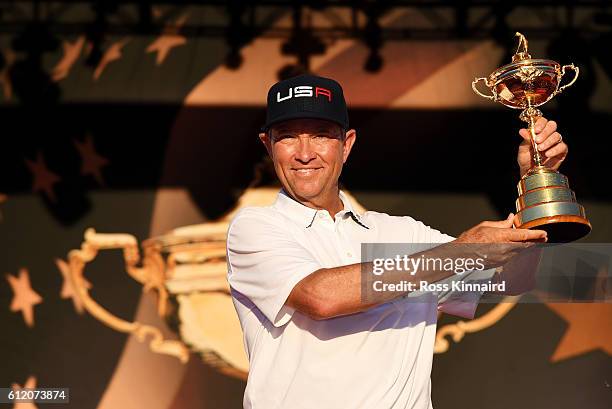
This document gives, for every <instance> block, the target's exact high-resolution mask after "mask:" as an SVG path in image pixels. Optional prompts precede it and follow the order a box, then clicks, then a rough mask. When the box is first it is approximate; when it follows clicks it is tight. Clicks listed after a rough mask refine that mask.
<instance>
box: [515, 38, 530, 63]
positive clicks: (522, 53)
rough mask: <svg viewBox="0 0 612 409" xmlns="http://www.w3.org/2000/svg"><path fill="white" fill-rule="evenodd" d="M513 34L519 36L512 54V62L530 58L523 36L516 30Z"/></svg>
mask: <svg viewBox="0 0 612 409" xmlns="http://www.w3.org/2000/svg"><path fill="white" fill-rule="evenodd" d="M515 36H516V37H518V38H519V43H518V46H517V47H516V52H515V53H514V55H513V56H512V62H517V61H522V60H529V59H531V55H529V51H528V47H529V46H528V43H527V39H526V38H525V36H524V35H522V34H521V33H519V32H518V31H517V32H516V34H515Z"/></svg>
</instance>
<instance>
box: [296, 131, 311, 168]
mask: <svg viewBox="0 0 612 409" xmlns="http://www.w3.org/2000/svg"><path fill="white" fill-rule="evenodd" d="M315 156H316V152H315V149H314V144H313V143H312V140H311V138H310V136H300V137H299V138H298V144H297V148H296V152H295V157H296V159H298V160H299V161H300V162H309V161H311V160H312V159H314V158H315Z"/></svg>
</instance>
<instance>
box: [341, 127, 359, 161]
mask: <svg viewBox="0 0 612 409" xmlns="http://www.w3.org/2000/svg"><path fill="white" fill-rule="evenodd" d="M356 139H357V131H356V130H354V129H349V130H348V131H346V134H345V135H344V147H343V152H342V163H346V160H347V159H348V157H349V155H350V153H351V149H353V145H354V144H355V140H356Z"/></svg>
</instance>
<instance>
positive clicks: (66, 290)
mask: <svg viewBox="0 0 612 409" xmlns="http://www.w3.org/2000/svg"><path fill="white" fill-rule="evenodd" d="M55 265H57V268H59V270H60V272H61V273H62V277H63V278H64V282H63V284H62V291H61V293H60V297H61V298H63V299H67V298H72V303H73V304H74V309H75V310H76V311H77V312H78V313H79V314H83V303H82V302H81V299H80V298H79V297H78V296H77V294H76V291H75V289H74V287H73V286H72V283H71V281H70V277H69V276H68V274H69V271H70V265H69V264H68V263H66V262H65V261H64V260H62V259H61V258H56V259H55ZM83 285H84V286H85V288H87V289H88V290H90V289H91V287H92V285H91V283H90V282H89V281H87V279H85V277H83Z"/></svg>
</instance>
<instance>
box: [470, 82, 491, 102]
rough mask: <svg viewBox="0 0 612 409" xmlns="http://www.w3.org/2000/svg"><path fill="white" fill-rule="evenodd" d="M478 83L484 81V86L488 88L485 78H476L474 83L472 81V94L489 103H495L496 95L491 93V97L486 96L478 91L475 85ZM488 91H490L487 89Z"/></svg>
mask: <svg viewBox="0 0 612 409" xmlns="http://www.w3.org/2000/svg"><path fill="white" fill-rule="evenodd" d="M480 81H484V83H485V85H487V87H488V84H487V79H486V78H485V77H480V78H476V79H475V80H474V81H472V89H473V90H474V92H475V93H476V94H478V95H480V96H481V97H483V98H486V99H490V100H491V101H497V95H496V94H495V92H493V95H486V94H483V93H482V92H480V91H479V90H478V88H477V87H476V84H478V83H479V82H480ZM489 90H491V89H490V88H489Z"/></svg>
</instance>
